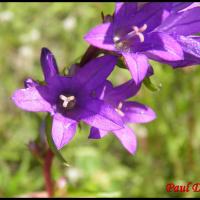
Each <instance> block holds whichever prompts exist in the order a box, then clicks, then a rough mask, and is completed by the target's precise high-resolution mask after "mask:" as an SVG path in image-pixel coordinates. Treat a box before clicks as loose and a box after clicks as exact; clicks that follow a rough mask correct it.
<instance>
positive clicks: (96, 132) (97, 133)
mask: <svg viewBox="0 0 200 200" xmlns="http://www.w3.org/2000/svg"><path fill="white" fill-rule="evenodd" d="M107 134H108V131H103V130H100V129H98V128H95V127H91V129H90V134H89V136H88V138H89V139H100V138H102V137H104V136H106V135H107Z"/></svg>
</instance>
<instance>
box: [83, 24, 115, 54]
mask: <svg viewBox="0 0 200 200" xmlns="http://www.w3.org/2000/svg"><path fill="white" fill-rule="evenodd" d="M113 37H114V27H113V24H112V23H109V22H108V23H104V24H100V25H97V26H96V27H94V28H92V29H91V30H90V31H89V32H88V33H87V34H86V35H85V36H84V39H85V40H86V41H87V42H88V43H89V44H91V45H93V46H95V47H99V48H102V49H106V50H110V51H114V50H115V44H114V42H113Z"/></svg>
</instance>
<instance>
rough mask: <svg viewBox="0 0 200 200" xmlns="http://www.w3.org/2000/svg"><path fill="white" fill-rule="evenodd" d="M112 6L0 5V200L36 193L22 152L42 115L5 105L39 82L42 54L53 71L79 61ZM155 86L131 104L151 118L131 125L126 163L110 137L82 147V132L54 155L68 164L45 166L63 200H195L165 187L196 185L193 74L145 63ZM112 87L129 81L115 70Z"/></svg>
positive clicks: (37, 185)
mask: <svg viewBox="0 0 200 200" xmlns="http://www.w3.org/2000/svg"><path fill="white" fill-rule="evenodd" d="M113 9H114V3H0V85H1V87H0V105H1V106H0V196H1V197H15V196H21V195H23V194H26V193H32V192H37V191H42V190H44V181H43V177H42V169H41V166H40V164H39V162H38V161H37V160H36V159H35V158H33V156H32V155H31V153H30V152H29V150H28V148H27V144H28V142H29V141H30V140H33V139H35V138H36V136H37V135H38V132H39V127H40V120H38V119H41V118H42V117H44V115H43V114H36V113H28V112H24V111H22V110H20V109H18V108H17V107H16V106H15V105H14V104H13V102H12V101H11V99H10V97H11V95H12V93H13V91H14V90H16V89H17V88H22V87H23V80H24V79H25V78H26V77H32V78H35V79H40V80H42V78H43V76H42V72H41V68H40V63H39V58H40V50H41V48H42V47H44V46H45V47H48V48H49V49H50V50H51V51H52V52H53V53H54V54H55V57H56V59H57V63H58V65H59V68H60V70H62V69H64V67H69V66H70V65H71V64H72V63H73V62H74V60H75V59H77V58H78V57H80V56H81V55H82V54H83V53H84V51H85V50H86V48H87V47H88V44H87V43H86V42H85V41H84V40H83V36H84V34H85V33H87V31H89V29H90V28H92V27H93V26H94V25H96V24H98V23H100V22H101V17H100V12H101V11H104V13H105V14H111V13H112V12H113ZM152 64H153V68H154V70H155V75H154V76H153V77H152V80H153V82H154V83H155V84H157V85H158V84H160V83H161V84H162V88H161V90H160V91H157V92H152V91H150V90H148V89H147V88H146V87H145V86H144V85H143V86H142V89H141V91H140V92H139V94H138V96H137V97H134V98H133V99H134V100H137V101H139V102H141V103H144V104H146V105H149V106H150V107H152V108H153V109H154V110H155V112H156V113H157V119H156V120H155V121H153V122H151V123H148V124H137V125H135V124H133V126H132V127H133V129H134V132H135V134H136V135H137V137H138V150H137V152H136V154H135V155H133V156H132V155H130V154H129V153H128V152H126V150H124V149H123V147H122V146H121V144H120V143H119V142H118V140H117V139H116V138H115V137H114V135H112V134H110V135H108V136H106V137H105V138H103V139H101V140H98V141H95V140H88V139H87V136H88V133H89V129H88V127H83V128H82V129H81V130H80V129H79V131H78V132H77V134H76V136H75V138H74V139H73V140H72V142H71V143H70V144H69V145H67V146H65V147H64V148H63V149H62V150H61V152H62V155H63V156H64V157H65V158H66V159H67V161H68V162H69V163H70V167H69V168H67V167H64V166H63V165H62V164H61V163H60V161H59V160H57V159H55V160H54V163H53V177H54V179H55V180H56V181H57V187H59V188H60V189H59V190H60V191H61V192H60V193H59V194H58V196H62V195H63V196H68V197H161V196H162V197H198V196H200V195H199V193H195V192H189V193H173V192H171V193H167V192H166V184H167V183H170V182H173V183H175V184H187V182H192V183H197V182H199V178H200V167H199V166H200V123H199V122H200V115H199V111H200V68H199V67H198V66H197V67H188V68H185V69H177V70H172V68H170V67H169V66H164V65H160V64H158V63H155V62H152ZM110 78H111V79H112V80H113V82H114V83H115V84H119V83H122V82H124V81H126V80H128V79H129V78H130V75H129V73H128V71H126V70H124V69H115V71H114V72H113V74H112V76H111V77H110Z"/></svg>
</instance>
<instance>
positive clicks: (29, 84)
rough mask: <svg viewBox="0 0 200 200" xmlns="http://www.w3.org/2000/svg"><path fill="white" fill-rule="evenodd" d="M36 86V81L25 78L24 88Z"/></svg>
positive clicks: (37, 84)
mask: <svg viewBox="0 0 200 200" xmlns="http://www.w3.org/2000/svg"><path fill="white" fill-rule="evenodd" d="M36 86H39V83H38V82H37V81H34V80H33V79H31V78H27V79H26V80H25V81H24V87H25V88H29V87H36Z"/></svg>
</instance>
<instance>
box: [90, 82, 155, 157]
mask: <svg viewBox="0 0 200 200" xmlns="http://www.w3.org/2000/svg"><path fill="white" fill-rule="evenodd" d="M140 86H141V84H140V85H135V83H134V82H133V80H130V81H128V82H126V83H124V84H122V85H120V86H117V87H113V86H112V84H111V83H110V82H107V84H106V85H104V86H103V87H101V88H98V90H97V91H96V95H97V96H99V97H100V98H101V99H103V100H104V101H105V102H107V103H109V104H111V105H112V106H113V107H114V108H115V110H116V111H117V112H118V113H119V115H120V116H121V118H122V120H123V123H124V128H121V129H118V130H113V131H112V132H113V133H114V135H115V136H116V137H117V138H118V139H119V141H120V142H121V143H122V145H123V146H124V148H125V149H126V150H128V151H129V152H130V153H131V154H134V153H135V151H136V147H137V141H136V136H135V134H134V133H133V131H132V129H131V128H129V127H128V125H126V124H128V123H147V122H150V121H152V120H154V119H155V118H156V114H155V113H154V111H153V110H152V109H151V108H149V107H147V106H145V105H143V104H140V103H138V102H134V101H126V100H127V99H128V98H130V97H132V96H134V95H136V93H137V92H138V91H139V89H140ZM108 133H109V132H108V131H105V130H101V129H99V128H96V127H92V128H91V130H90V135H89V138H91V139H99V138H102V137H104V136H105V135H107V134H108Z"/></svg>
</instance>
